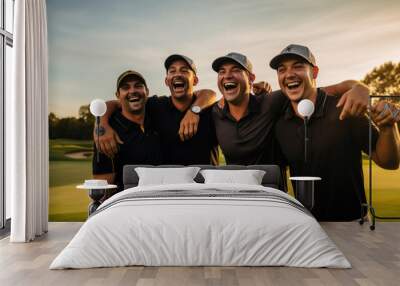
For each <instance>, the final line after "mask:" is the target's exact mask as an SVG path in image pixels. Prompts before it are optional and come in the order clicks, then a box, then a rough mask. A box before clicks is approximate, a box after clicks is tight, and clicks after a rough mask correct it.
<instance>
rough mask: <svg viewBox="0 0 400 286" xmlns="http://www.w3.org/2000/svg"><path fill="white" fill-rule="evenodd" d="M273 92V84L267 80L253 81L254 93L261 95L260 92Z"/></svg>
mask: <svg viewBox="0 0 400 286" xmlns="http://www.w3.org/2000/svg"><path fill="white" fill-rule="evenodd" d="M271 92H272V88H271V85H270V84H269V83H268V82H266V81H260V82H256V83H253V93H254V94H255V95H259V94H263V93H264V94H266V93H271Z"/></svg>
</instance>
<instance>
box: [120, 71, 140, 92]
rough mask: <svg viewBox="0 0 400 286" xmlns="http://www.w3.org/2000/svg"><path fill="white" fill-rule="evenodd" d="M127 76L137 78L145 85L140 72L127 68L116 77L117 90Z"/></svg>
mask: <svg viewBox="0 0 400 286" xmlns="http://www.w3.org/2000/svg"><path fill="white" fill-rule="evenodd" d="M128 76H132V77H136V78H138V79H139V80H141V81H142V82H143V83H144V85H145V86H146V87H147V84H146V81H145V80H144V77H143V76H142V75H141V74H140V73H138V72H137V71H134V70H127V71H125V72H123V73H122V74H120V76H119V77H118V79H117V90H118V88H119V86H120V85H121V82H122V81H123V80H124V79H125V78H127V77H128Z"/></svg>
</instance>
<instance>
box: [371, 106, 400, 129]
mask: <svg viewBox="0 0 400 286" xmlns="http://www.w3.org/2000/svg"><path fill="white" fill-rule="evenodd" d="M371 118H372V120H373V121H374V122H375V124H376V125H378V127H379V128H387V127H388V128H392V127H393V125H394V124H395V123H398V122H400V109H399V108H396V106H395V105H394V104H392V103H389V102H387V101H384V100H380V101H378V102H377V103H376V104H374V105H373V106H372V107H371Z"/></svg>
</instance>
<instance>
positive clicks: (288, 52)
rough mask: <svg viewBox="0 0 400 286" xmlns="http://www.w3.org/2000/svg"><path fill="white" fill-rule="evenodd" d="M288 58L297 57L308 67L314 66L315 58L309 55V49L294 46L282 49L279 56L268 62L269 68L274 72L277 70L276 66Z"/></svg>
mask: <svg viewBox="0 0 400 286" xmlns="http://www.w3.org/2000/svg"><path fill="white" fill-rule="evenodd" d="M288 56H298V57H300V58H303V59H304V60H306V61H307V62H308V63H309V64H310V65H312V66H316V63H315V57H314V55H313V54H312V53H311V51H310V49H309V48H307V47H305V46H301V45H294V44H292V45H289V46H287V47H286V48H284V49H283V50H282V52H281V53H280V54H279V55H277V56H275V57H274V58H273V59H272V60H271V61H270V62H269V66H270V67H271V68H273V69H275V70H276V69H278V66H279V64H280V63H281V61H282V60H283V59H284V58H286V57H288Z"/></svg>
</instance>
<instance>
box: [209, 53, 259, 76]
mask: <svg viewBox="0 0 400 286" xmlns="http://www.w3.org/2000/svg"><path fill="white" fill-rule="evenodd" d="M226 62H235V63H237V64H238V65H240V66H241V67H242V68H243V69H245V70H247V71H249V72H250V73H253V65H252V64H251V62H250V61H249V59H248V58H247V57H246V56H245V55H242V54H239V53H229V54H227V55H226V56H223V57H219V58H217V59H216V60H214V61H213V63H212V68H213V70H215V71H216V72H218V70H219V68H220V67H221V66H222V65H223V64H224V63H226Z"/></svg>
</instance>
